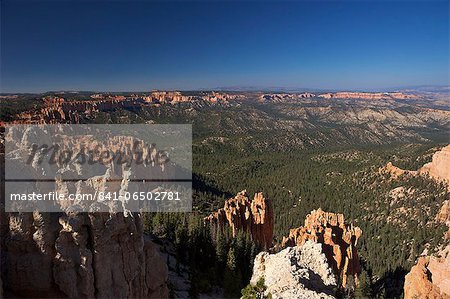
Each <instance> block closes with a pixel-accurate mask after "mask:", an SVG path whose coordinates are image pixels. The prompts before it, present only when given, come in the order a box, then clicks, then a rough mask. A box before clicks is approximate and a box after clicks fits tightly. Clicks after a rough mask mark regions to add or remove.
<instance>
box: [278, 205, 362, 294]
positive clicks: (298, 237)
mask: <svg viewBox="0 0 450 299" xmlns="http://www.w3.org/2000/svg"><path fill="white" fill-rule="evenodd" d="M361 234H362V231H361V229H360V228H359V227H356V226H353V224H347V223H346V222H345V219H344V215H342V214H335V213H329V212H324V211H322V209H318V210H314V211H312V212H311V213H310V214H309V215H308V216H307V217H306V220H305V225H304V226H303V227H299V228H295V229H291V230H290V232H289V236H288V237H284V238H283V242H282V247H286V246H302V245H303V244H304V243H305V242H306V241H308V240H312V241H314V242H318V243H320V244H322V247H323V251H324V253H325V256H326V257H327V260H328V263H329V264H330V266H331V268H332V269H333V270H334V272H335V273H336V275H337V277H338V278H340V279H342V283H341V285H342V286H343V287H345V286H346V285H347V278H348V277H349V276H352V277H354V279H355V281H356V283H357V281H358V274H359V273H360V271H361V269H360V265H359V257H358V252H357V249H356V244H357V242H358V239H359V238H360V237H361Z"/></svg>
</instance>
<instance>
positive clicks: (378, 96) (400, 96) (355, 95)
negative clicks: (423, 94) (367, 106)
mask: <svg viewBox="0 0 450 299" xmlns="http://www.w3.org/2000/svg"><path fill="white" fill-rule="evenodd" d="M319 97H321V98H325V99H364V100H406V99H418V98H419V97H418V96H417V95H413V94H406V93H402V92H335V93H324V94H320V95H319Z"/></svg>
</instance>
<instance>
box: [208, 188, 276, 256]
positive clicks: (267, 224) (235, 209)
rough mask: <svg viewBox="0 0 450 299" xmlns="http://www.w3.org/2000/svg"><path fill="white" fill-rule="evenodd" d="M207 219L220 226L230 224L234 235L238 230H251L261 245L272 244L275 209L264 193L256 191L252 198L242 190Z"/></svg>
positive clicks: (255, 239) (267, 246)
mask: <svg viewBox="0 0 450 299" xmlns="http://www.w3.org/2000/svg"><path fill="white" fill-rule="evenodd" d="M205 221H206V222H208V223H211V224H212V225H216V226H218V227H224V226H225V225H228V226H230V227H231V230H232V233H233V236H236V234H237V232H238V231H243V232H249V233H250V235H251V236H252V238H253V240H254V241H255V242H256V243H258V244H259V245H260V246H263V247H265V248H269V247H271V246H272V239H273V223H274V222H273V209H272V204H271V203H270V201H269V200H268V199H266V198H264V196H263V194H262V193H256V194H255V196H254V198H253V200H250V198H249V197H248V195H247V192H246V190H244V191H241V192H239V193H238V194H237V195H236V196H235V197H233V198H230V199H228V200H226V201H225V205H224V207H223V208H221V209H219V210H218V211H217V212H214V213H213V214H211V215H209V216H208V217H206V218H205Z"/></svg>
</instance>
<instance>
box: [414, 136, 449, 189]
mask: <svg viewBox="0 0 450 299" xmlns="http://www.w3.org/2000/svg"><path fill="white" fill-rule="evenodd" d="M419 173H421V174H428V175H429V176H430V177H432V178H434V179H435V180H438V181H443V182H445V183H447V184H449V188H450V144H449V145H447V146H446V147H443V148H442V149H441V150H440V151H437V152H436V153H434V155H433V159H432V161H431V162H430V163H427V164H425V165H424V166H423V167H422V168H420V169H419Z"/></svg>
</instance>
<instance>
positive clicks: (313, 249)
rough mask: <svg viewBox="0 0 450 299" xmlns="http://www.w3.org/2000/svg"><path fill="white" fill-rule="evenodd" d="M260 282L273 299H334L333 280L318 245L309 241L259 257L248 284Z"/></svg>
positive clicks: (263, 253)
mask: <svg viewBox="0 0 450 299" xmlns="http://www.w3.org/2000/svg"><path fill="white" fill-rule="evenodd" d="M261 278H264V282H265V285H266V286H267V290H266V292H267V293H271V294H272V297H273V298H285V299H289V298H292V299H301V298H305V299H306V298H334V288H335V287H336V278H335V276H334V274H333V271H332V269H331V268H330V266H329V265H328V262H327V258H326V257H325V255H324V254H323V253H322V245H321V244H318V243H315V242H312V241H307V242H305V243H304V244H303V245H302V246H299V247H288V248H286V249H284V250H282V251H280V252H278V253H276V254H269V253H268V252H261V253H259V254H258V255H257V256H256V258H255V263H254V266H253V275H252V278H251V280H250V283H251V284H253V285H256V283H257V282H258V280H259V279H261Z"/></svg>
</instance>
